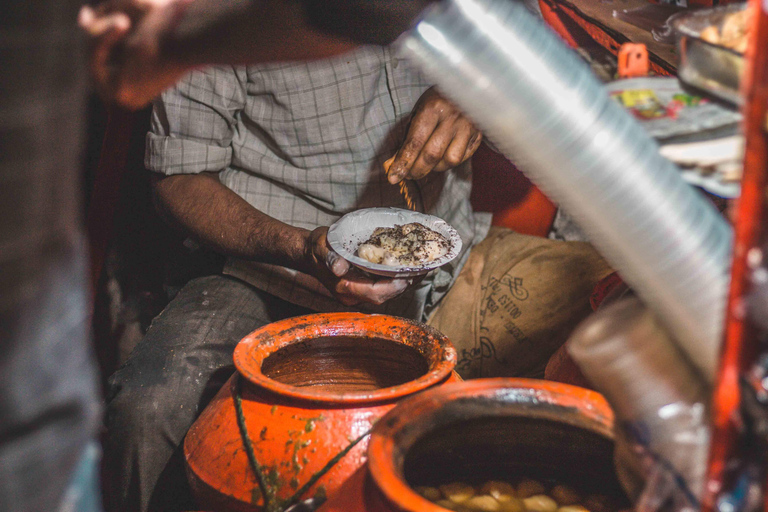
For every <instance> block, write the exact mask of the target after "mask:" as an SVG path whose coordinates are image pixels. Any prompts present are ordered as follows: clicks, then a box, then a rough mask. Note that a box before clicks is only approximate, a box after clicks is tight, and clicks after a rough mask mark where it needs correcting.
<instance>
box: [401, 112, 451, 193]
mask: <svg viewBox="0 0 768 512" xmlns="http://www.w3.org/2000/svg"><path fill="white" fill-rule="evenodd" d="M455 136H456V126H455V125H454V123H452V122H443V123H440V125H439V126H438V127H437V129H436V130H435V131H434V133H432V136H431V137H430V138H429V141H427V143H426V144H425V145H424V148H422V150H421V153H419V157H418V158H417V159H416V162H415V163H414V164H413V167H411V171H410V173H409V175H408V177H409V178H410V179H413V180H418V179H421V178H423V177H424V176H426V175H427V174H429V173H430V172H432V171H444V170H446V169H447V167H445V166H444V165H443V158H444V156H445V152H446V151H447V150H448V147H449V146H450V144H451V141H452V140H453V139H454V137H455Z"/></svg>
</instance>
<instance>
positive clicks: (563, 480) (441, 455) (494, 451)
mask: <svg viewBox="0 0 768 512" xmlns="http://www.w3.org/2000/svg"><path fill="white" fill-rule="evenodd" d="M612 432H613V412H612V411H611V409H610V407H609V406H608V404H607V402H606V401H605V399H604V398H603V397H602V396H601V395H599V394H598V393H595V392H593V391H590V390H588V389H584V388H579V387H576V386H570V385H567V384H560V383H557V382H548V381H541V380H535V379H505V378H499V379H476V380H471V381H466V382H460V383H455V384H449V385H445V386H441V387H439V388H434V389H430V390H428V391H425V392H424V393H421V394H419V395H416V396H413V397H411V398H409V399H407V400H404V401H403V402H401V403H400V404H399V405H398V406H397V407H396V408H395V409H393V410H392V411H390V412H389V413H388V414H387V415H386V416H384V417H383V418H381V419H380V420H379V421H378V422H377V423H376V425H375V427H374V429H373V432H372V434H371V441H370V445H369V447H368V471H369V473H370V476H371V477H372V481H373V482H374V483H375V489H376V492H375V493H374V495H375V496H379V497H380V498H381V499H382V500H383V503H387V504H388V505H387V507H388V508H387V507H385V508H387V509H392V510H400V511H404V512H423V511H427V510H428V511H430V512H433V511H434V512H437V511H438V510H443V508H442V507H441V506H439V505H437V504H435V503H433V502H430V501H429V500H427V499H426V498H424V497H422V496H421V495H420V494H419V493H418V492H417V491H416V489H417V488H420V487H440V486H442V485H443V484H450V483H464V484H470V485H472V486H474V487H475V488H476V489H477V488H479V487H482V485H483V484H485V483H487V482H489V481H491V480H496V481H503V482H507V483H509V484H512V485H517V484H519V483H520V481H521V480H523V479H532V480H537V481H539V482H541V483H542V484H544V486H545V487H546V488H547V489H551V488H552V487H554V486H555V485H557V484H562V485H565V486H568V487H571V488H573V489H575V490H576V491H577V492H578V493H579V494H580V495H581V498H583V499H585V500H586V501H585V503H587V502H588V503H589V504H590V505H594V506H590V507H587V509H588V510H591V511H592V512H610V511H618V510H622V509H625V508H629V507H630V502H629V500H628V499H627V497H626V495H625V493H624V491H623V488H622V486H621V484H620V481H619V479H618V477H617V475H616V471H615V469H614V462H613V461H614V459H613V452H614V442H613V433H612ZM547 492H549V491H547ZM521 497H522V498H525V497H527V496H521ZM596 502H599V503H601V504H602V505H600V504H595V503H596Z"/></svg>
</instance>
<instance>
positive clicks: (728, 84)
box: [672, 3, 746, 106]
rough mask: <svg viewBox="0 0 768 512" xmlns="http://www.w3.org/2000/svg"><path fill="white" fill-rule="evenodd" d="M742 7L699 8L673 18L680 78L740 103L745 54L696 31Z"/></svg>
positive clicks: (719, 22)
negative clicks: (707, 39) (707, 38)
mask: <svg viewBox="0 0 768 512" xmlns="http://www.w3.org/2000/svg"><path fill="white" fill-rule="evenodd" d="M745 8H746V3H744V4H732V5H727V6H723V7H715V8H712V9H701V10H697V11H693V12H690V13H687V14H684V15H681V16H679V17H677V16H676V18H675V19H674V20H672V26H673V27H674V30H675V32H676V33H677V36H678V37H677V47H678V50H679V51H680V65H679V66H678V68H677V76H678V78H679V79H680V81H681V82H683V83H684V84H687V85H690V86H692V87H695V88H697V89H701V90H702V91H705V92H708V93H710V94H712V95H714V96H716V97H717V98H720V99H722V100H725V101H727V102H729V103H732V104H734V105H739V106H740V105H741V104H742V103H743V99H742V97H741V94H740V92H739V82H740V79H741V74H742V71H743V69H744V56H743V55H742V54H740V53H738V52H736V51H734V50H731V49H730V48H725V47H724V46H718V45H716V44H712V43H709V42H707V41H704V40H703V39H701V38H700V37H699V34H700V33H701V31H702V30H704V29H705V28H707V27H708V26H710V25H715V26H717V27H720V26H721V25H722V23H723V21H724V20H725V18H726V16H728V15H729V14H731V13H734V12H738V11H741V10H743V9H745Z"/></svg>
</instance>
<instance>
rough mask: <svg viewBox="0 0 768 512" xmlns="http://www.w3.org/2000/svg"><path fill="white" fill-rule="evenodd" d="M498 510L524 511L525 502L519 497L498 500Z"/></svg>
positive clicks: (506, 511) (500, 511)
mask: <svg viewBox="0 0 768 512" xmlns="http://www.w3.org/2000/svg"><path fill="white" fill-rule="evenodd" d="M499 512H525V504H523V500H521V499H519V498H511V499H509V500H507V501H500V502H499Z"/></svg>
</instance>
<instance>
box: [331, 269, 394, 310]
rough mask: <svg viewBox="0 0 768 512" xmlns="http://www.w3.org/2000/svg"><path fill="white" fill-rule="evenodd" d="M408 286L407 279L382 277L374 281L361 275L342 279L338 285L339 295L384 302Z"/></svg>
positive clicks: (375, 302)
mask: <svg viewBox="0 0 768 512" xmlns="http://www.w3.org/2000/svg"><path fill="white" fill-rule="evenodd" d="M407 288H408V281H407V280H406V279H382V280H379V281H373V280H371V279H368V278H367V277H363V276H360V275H355V276H350V278H349V279H342V280H340V281H339V284H338V286H337V290H336V291H337V292H338V294H339V295H341V296H343V297H346V298H348V299H349V298H358V299H359V301H361V302H368V303H371V304H377V305H379V304H384V303H385V302H387V301H388V300H390V299H393V298H395V297H397V296H398V295H400V294H401V293H403V292H404V291H405V290H406V289H407Z"/></svg>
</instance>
